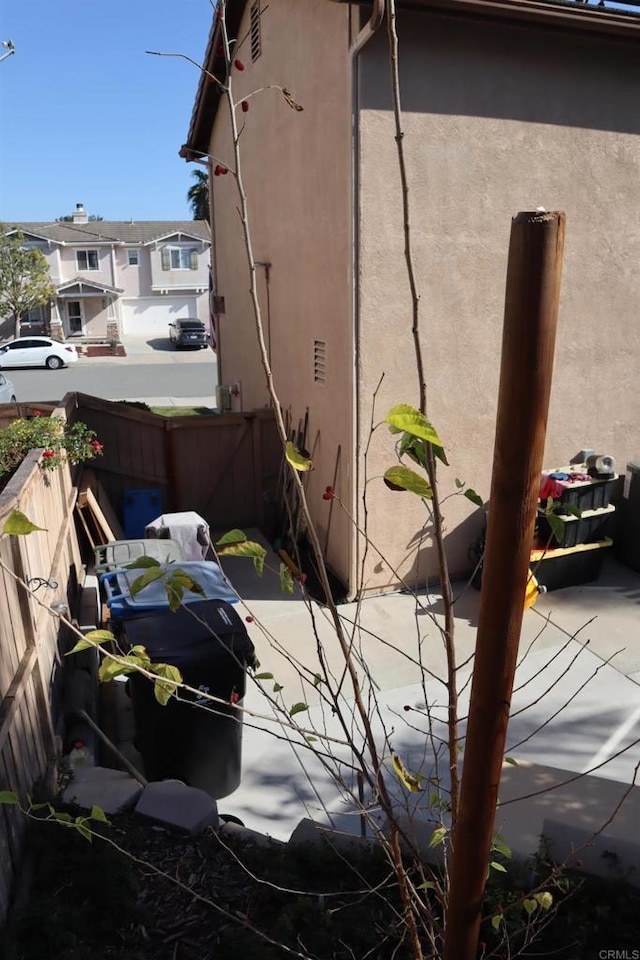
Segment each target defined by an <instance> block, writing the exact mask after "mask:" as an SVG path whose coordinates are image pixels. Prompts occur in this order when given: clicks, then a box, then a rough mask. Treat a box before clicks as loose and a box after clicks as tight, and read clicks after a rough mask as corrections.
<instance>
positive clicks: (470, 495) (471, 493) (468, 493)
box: [464, 487, 484, 507]
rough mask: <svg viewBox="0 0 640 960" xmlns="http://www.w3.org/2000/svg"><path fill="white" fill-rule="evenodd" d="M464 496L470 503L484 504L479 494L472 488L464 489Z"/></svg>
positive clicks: (479, 505)
mask: <svg viewBox="0 0 640 960" xmlns="http://www.w3.org/2000/svg"><path fill="white" fill-rule="evenodd" d="M464 496H465V497H466V498H467V500H471V503H475V505H476V507H483V506H484V500H483V499H482V497H481V496H480V494H479V493H476V492H475V490H472V489H471V488H470V487H469V488H468V489H467V490H465V492H464Z"/></svg>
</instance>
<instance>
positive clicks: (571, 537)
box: [538, 505, 615, 547]
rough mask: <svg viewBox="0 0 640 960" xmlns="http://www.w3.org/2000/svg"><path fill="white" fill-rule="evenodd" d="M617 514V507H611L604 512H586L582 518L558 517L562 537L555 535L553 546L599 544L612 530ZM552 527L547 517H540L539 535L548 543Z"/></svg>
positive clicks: (540, 515)
mask: <svg viewBox="0 0 640 960" xmlns="http://www.w3.org/2000/svg"><path fill="white" fill-rule="evenodd" d="M614 514H615V507H614V506H613V505H609V506H608V507H603V508H602V510H584V511H583V512H582V515H581V516H580V517H573V516H557V519H558V520H559V521H560V523H561V524H562V535H561V536H556V535H555V534H554V535H553V538H552V545H553V544H557V545H558V546H560V547H574V546H576V544H580V543H598V542H599V541H601V540H603V539H604V538H605V537H606V536H607V535H608V533H609V532H610V530H611V523H612V521H613V516H614ZM551 533H552V531H551V527H550V525H549V521H548V520H547V518H546V516H545V515H544V514H542V513H540V514H539V515H538V535H539V537H540V539H541V540H543V541H544V542H546V541H547V540H548V539H549V537H551Z"/></svg>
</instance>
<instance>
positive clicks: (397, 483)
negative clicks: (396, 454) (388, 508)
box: [384, 466, 433, 500]
mask: <svg viewBox="0 0 640 960" xmlns="http://www.w3.org/2000/svg"><path fill="white" fill-rule="evenodd" d="M384 482H385V483H386V484H387V486H391V488H392V489H398V488H400V489H401V490H409V491H410V492H411V493H415V494H416V495H417V496H419V497H426V498H427V499H429V500H430V499H431V498H432V497H433V490H432V489H431V487H430V486H429V483H428V482H427V480H425V478H424V477H421V476H420V474H418V473H416V472H415V470H410V469H409V467H403V466H397V467H390V468H389V469H388V470H387V471H386V473H385V475H384Z"/></svg>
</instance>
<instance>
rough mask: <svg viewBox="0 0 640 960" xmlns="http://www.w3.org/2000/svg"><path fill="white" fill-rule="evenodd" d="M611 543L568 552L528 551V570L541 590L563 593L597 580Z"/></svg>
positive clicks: (580, 545)
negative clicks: (561, 591) (568, 589)
mask: <svg viewBox="0 0 640 960" xmlns="http://www.w3.org/2000/svg"><path fill="white" fill-rule="evenodd" d="M612 544H613V540H611V539H610V538H609V537H607V538H605V539H604V540H602V541H601V542H600V543H583V544H579V545H578V546H576V547H569V548H568V549H564V550H563V549H562V548H556V549H548V550H547V549H544V548H540V549H536V550H532V551H531V560H530V563H529V567H530V570H531V572H532V573H533V575H534V577H535V578H536V580H537V581H538V584H539V585H540V586H541V587H546V589H547V590H549V591H550V590H562V589H564V588H565V587H575V586H578V585H579V584H581V583H590V582H591V581H592V580H597V579H598V577H599V576H600V571H601V569H602V562H603V560H604V557H605V554H606V552H607V550H608V549H609V548H610V547H611V546H612Z"/></svg>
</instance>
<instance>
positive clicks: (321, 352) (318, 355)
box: [313, 340, 327, 383]
mask: <svg viewBox="0 0 640 960" xmlns="http://www.w3.org/2000/svg"><path fill="white" fill-rule="evenodd" d="M313 379H314V380H315V382H316V383H326V381H327V344H326V343H325V341H324V340H314V341H313Z"/></svg>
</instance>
